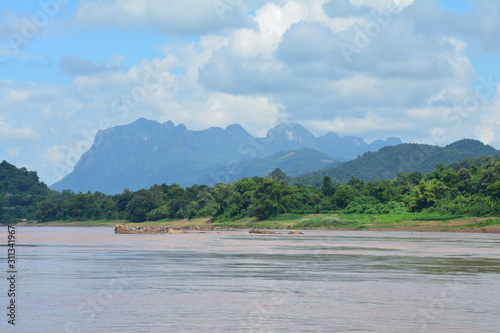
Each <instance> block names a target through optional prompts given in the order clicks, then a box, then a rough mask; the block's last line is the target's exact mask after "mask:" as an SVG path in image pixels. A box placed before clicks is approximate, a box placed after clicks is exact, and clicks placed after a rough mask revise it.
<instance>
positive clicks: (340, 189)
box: [333, 184, 357, 209]
mask: <svg viewBox="0 0 500 333" xmlns="http://www.w3.org/2000/svg"><path fill="white" fill-rule="evenodd" d="M356 194H357V191H356V189H355V188H354V187H353V186H351V185H346V184H341V185H338V186H336V188H335V194H334V195H333V200H334V202H335V204H336V206H337V207H338V208H341V209H344V208H346V207H347V206H348V205H349V203H351V201H353V200H354V198H355V197H356Z"/></svg>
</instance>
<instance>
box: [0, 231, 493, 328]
mask: <svg viewBox="0 0 500 333" xmlns="http://www.w3.org/2000/svg"><path fill="white" fill-rule="evenodd" d="M16 231H17V251H18V252H17V255H18V259H19V262H18V270H19V273H18V282H17V283H18V291H19V292H18V294H17V302H18V304H19V307H18V313H17V325H16V327H15V329H12V327H8V326H10V325H7V322H6V320H2V321H1V322H0V331H2V332H4V331H6V329H8V331H13V332H23V333H28V332H37V333H39V332H498V327H500V310H499V309H500V262H499V259H500V250H499V248H500V235H490V234H458V233H453V234H443V233H411V232H384V233H381V232H331V231H330V232H328V231H305V234H304V235H287V234H283V235H254V234H248V232H244V231H236V232H220V233H215V232H214V233H190V234H181V235H176V234H173V235H170V234H158V235H115V234H114V233H113V229H112V228H57V227H53V228H29V227H25V228H17V229H16ZM1 232H2V233H1V235H0V237H2V238H1V239H2V243H1V244H2V245H4V246H2V248H0V260H1V263H2V264H1V265H2V267H5V266H6V254H7V250H6V247H5V240H6V239H7V233H6V228H2V229H1ZM4 272H5V270H4ZM4 280H5V279H2V281H1V282H0V288H1V289H0V293H1V295H5V294H6V291H7V289H8V288H7V282H6V281H4ZM2 297H4V296H2ZM0 299H2V298H0ZM3 303H5V302H3ZM2 308H4V309H5V307H4V306H2ZM4 312H5V311H4ZM2 317H5V314H2Z"/></svg>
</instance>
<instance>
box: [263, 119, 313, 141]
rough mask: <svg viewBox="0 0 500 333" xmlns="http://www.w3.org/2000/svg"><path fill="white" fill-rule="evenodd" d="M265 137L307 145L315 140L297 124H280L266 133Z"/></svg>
mask: <svg viewBox="0 0 500 333" xmlns="http://www.w3.org/2000/svg"><path fill="white" fill-rule="evenodd" d="M267 137H268V138H270V137H273V138H274V139H284V140H288V141H293V142H299V143H309V142H311V141H313V140H314V139H315V137H314V135H312V134H311V132H309V131H308V130H307V129H306V128H305V127H303V126H302V125H300V124H297V123H281V124H279V125H277V126H275V127H273V128H271V129H270V130H269V131H268V132H267Z"/></svg>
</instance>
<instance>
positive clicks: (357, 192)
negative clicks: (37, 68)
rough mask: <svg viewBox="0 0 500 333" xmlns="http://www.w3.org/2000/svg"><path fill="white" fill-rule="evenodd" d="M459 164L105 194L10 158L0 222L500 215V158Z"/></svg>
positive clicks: (0, 187)
mask: <svg viewBox="0 0 500 333" xmlns="http://www.w3.org/2000/svg"><path fill="white" fill-rule="evenodd" d="M457 165H458V164H456V165H454V167H455V168H452V167H446V166H445V165H444V164H443V163H439V164H438V165H437V166H436V168H435V170H434V171H432V172H429V173H427V174H423V173H419V172H409V173H399V174H398V175H397V177H395V178H393V179H391V180H379V181H363V180H360V179H356V178H351V180H349V181H348V182H346V183H335V182H334V181H333V180H332V178H331V177H329V176H324V177H323V179H322V182H321V184H320V185H319V186H318V187H313V186H304V185H300V184H296V183H291V180H290V179H289V178H288V176H287V175H286V174H285V173H283V172H282V171H281V170H279V169H277V170H275V171H273V172H272V173H271V174H270V175H269V176H267V177H265V178H262V177H253V178H243V179H240V180H237V181H235V182H232V183H227V184H217V185H216V186H214V187H208V186H205V185H201V186H199V185H194V186H192V187H188V188H182V187H180V186H179V185H176V184H173V185H166V184H162V185H154V186H152V187H151V188H149V189H143V190H139V191H136V192H133V191H129V190H125V191H123V193H121V194H117V195H105V194H103V193H100V192H94V193H90V192H88V193H73V192H71V191H63V192H62V193H60V192H55V191H50V190H47V187H46V186H45V184H43V183H40V182H39V181H38V176H37V175H36V173H34V172H29V171H27V170H26V169H24V168H21V169H17V168H16V167H14V166H13V165H10V164H8V163H7V162H5V161H4V162H2V164H0V217H1V220H2V222H12V221H19V220H20V219H30V220H39V221H51V220H103V219H126V220H129V221H135V222H141V221H146V220H150V221H155V220H161V219H180V218H186V219H192V218H197V217H210V218H212V219H213V220H221V219H238V218H245V217H254V218H257V219H258V220H265V219H268V218H269V217H272V216H275V215H278V214H281V213H320V212H336V211H342V212H343V213H347V214H348V213H357V214H359V213H368V214H388V213H402V212H408V211H416V212H419V211H426V212H432V213H439V214H458V215H471V216H485V215H500V160H495V159H483V160H481V159H477V160H474V161H464V162H463V164H462V166H464V167H461V168H459V169H457ZM458 166H460V165H458ZM467 166H468V167H467Z"/></svg>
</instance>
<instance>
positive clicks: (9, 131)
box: [0, 121, 40, 141]
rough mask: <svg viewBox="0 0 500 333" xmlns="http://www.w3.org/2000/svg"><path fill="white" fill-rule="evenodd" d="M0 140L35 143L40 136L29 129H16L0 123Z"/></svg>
mask: <svg viewBox="0 0 500 333" xmlns="http://www.w3.org/2000/svg"><path fill="white" fill-rule="evenodd" d="M0 138H2V140H9V141H10V140H12V141H37V140H39V139H40V135H39V134H38V133H37V132H36V131H35V130H33V129H32V128H29V127H16V126H13V125H11V124H8V123H6V122H2V121H0Z"/></svg>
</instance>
